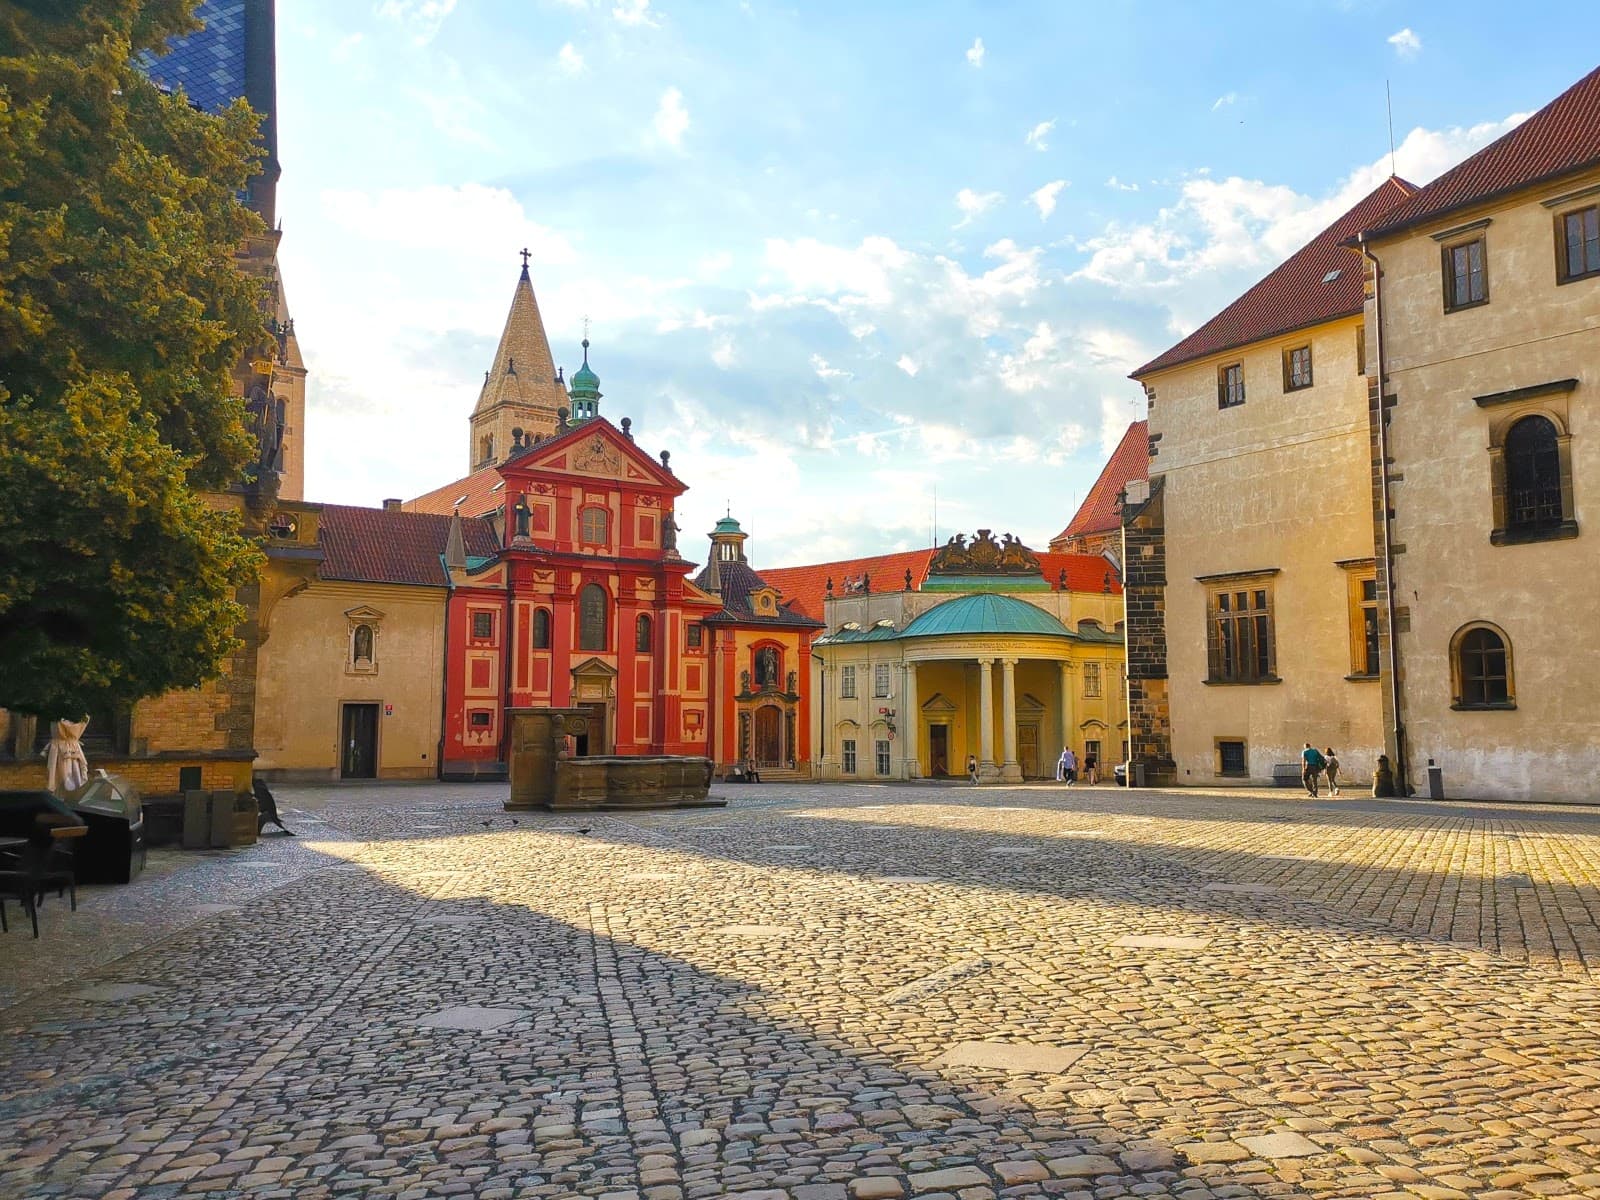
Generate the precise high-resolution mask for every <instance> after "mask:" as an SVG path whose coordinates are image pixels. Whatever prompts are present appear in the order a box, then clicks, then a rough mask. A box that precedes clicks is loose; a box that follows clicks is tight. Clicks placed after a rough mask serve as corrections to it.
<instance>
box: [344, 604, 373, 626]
mask: <svg viewBox="0 0 1600 1200" xmlns="http://www.w3.org/2000/svg"><path fill="white" fill-rule="evenodd" d="M344 615H345V617H346V618H347V619H349V620H351V621H353V622H355V623H356V624H361V623H363V622H366V621H381V620H383V614H382V613H381V612H379V611H378V610H377V609H375V608H373V607H372V606H371V605H368V604H358V605H356V607H354V608H347V609H345V610H344Z"/></svg>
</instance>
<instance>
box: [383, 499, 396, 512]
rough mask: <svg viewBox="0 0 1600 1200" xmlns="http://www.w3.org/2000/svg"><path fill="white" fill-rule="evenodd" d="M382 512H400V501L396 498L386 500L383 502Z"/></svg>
mask: <svg viewBox="0 0 1600 1200" xmlns="http://www.w3.org/2000/svg"><path fill="white" fill-rule="evenodd" d="M383 511H384V512H399V511H400V501H399V499H398V498H390V499H388V500H385V501H384V502H383Z"/></svg>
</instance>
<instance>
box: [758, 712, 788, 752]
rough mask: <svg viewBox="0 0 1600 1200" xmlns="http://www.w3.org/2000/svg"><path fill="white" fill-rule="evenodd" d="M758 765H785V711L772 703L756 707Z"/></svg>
mask: <svg viewBox="0 0 1600 1200" xmlns="http://www.w3.org/2000/svg"><path fill="white" fill-rule="evenodd" d="M755 743H756V746H755V751H756V766H758V767H781V766H783V712H782V711H781V710H780V709H779V708H778V707H777V706H776V705H772V704H764V705H762V706H761V707H760V708H758V709H756V736H755Z"/></svg>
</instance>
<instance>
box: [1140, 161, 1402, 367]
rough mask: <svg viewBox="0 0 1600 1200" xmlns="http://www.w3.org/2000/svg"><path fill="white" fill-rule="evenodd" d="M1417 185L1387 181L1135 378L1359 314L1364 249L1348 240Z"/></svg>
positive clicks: (1375, 220) (1381, 215) (1376, 220)
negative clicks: (1357, 247)
mask: <svg viewBox="0 0 1600 1200" xmlns="http://www.w3.org/2000/svg"><path fill="white" fill-rule="evenodd" d="M1416 190H1417V189H1416V188H1415V187H1414V186H1413V185H1412V184H1409V183H1407V182H1406V181H1405V180H1403V179H1399V178H1394V177H1391V178H1389V179H1386V180H1384V181H1383V182H1382V183H1381V184H1379V185H1378V187H1377V188H1376V189H1375V190H1374V191H1372V192H1371V193H1369V194H1368V195H1367V196H1366V197H1365V198H1363V199H1362V200H1361V201H1359V202H1358V203H1357V204H1356V205H1355V207H1353V208H1352V209H1350V211H1349V212H1347V213H1345V214H1344V216H1342V217H1340V218H1339V219H1338V220H1337V221H1335V222H1334V223H1333V224H1332V225H1329V226H1328V227H1327V228H1326V229H1324V230H1323V231H1322V232H1321V233H1319V234H1317V236H1316V237H1314V238H1312V239H1311V241H1309V242H1308V243H1306V245H1304V246H1302V247H1301V248H1300V249H1299V250H1297V251H1295V252H1294V253H1293V254H1291V255H1290V256H1289V257H1288V258H1287V259H1285V260H1284V261H1283V262H1282V263H1281V264H1280V265H1279V266H1278V267H1276V268H1275V269H1274V270H1273V271H1272V272H1271V273H1270V274H1268V275H1267V277H1266V278H1265V279H1263V280H1261V282H1259V283H1257V284H1256V285H1255V286H1254V287H1253V288H1251V289H1250V290H1249V291H1247V292H1246V293H1245V294H1244V295H1242V296H1240V297H1239V298H1238V299H1237V300H1235V301H1234V302H1233V303H1232V304H1230V305H1228V307H1227V308H1225V309H1223V310H1222V311H1221V312H1219V313H1218V314H1217V315H1216V316H1214V317H1212V318H1211V319H1210V320H1209V321H1207V322H1206V323H1205V324H1204V325H1202V326H1200V328H1199V329H1196V330H1195V331H1194V332H1193V333H1191V334H1190V335H1189V336H1188V337H1186V338H1184V339H1183V340H1182V341H1181V342H1179V343H1178V344H1177V345H1176V346H1173V347H1172V348H1171V349H1170V350H1167V351H1166V352H1165V353H1163V354H1160V355H1157V356H1156V357H1155V358H1153V359H1151V360H1150V361H1149V362H1147V363H1145V365H1144V366H1142V367H1140V368H1139V369H1138V370H1137V371H1135V372H1134V373H1133V376H1132V377H1133V378H1134V379H1142V378H1143V377H1144V376H1146V375H1148V374H1150V373H1151V372H1153V371H1160V370H1164V369H1166V368H1167V367H1175V366H1177V365H1178V364H1179V363H1186V362H1191V361H1193V360H1194V359H1197V358H1204V357H1206V356H1207V355H1209V354H1220V353H1222V352H1223V351H1224V350H1233V349H1236V348H1238V347H1239V346H1248V345H1249V344H1251V343H1252V342H1259V341H1262V340H1263V339H1265V338H1270V337H1277V336H1278V335H1279V334H1284V333H1292V332H1293V331H1294V330H1296V329H1305V328H1307V327H1309V326H1312V325H1320V324H1322V323H1323V322H1324V321H1332V320H1336V319H1338V318H1340V317H1350V316H1354V315H1355V314H1356V313H1358V312H1360V311H1361V307H1362V305H1363V304H1364V303H1365V302H1366V296H1365V294H1364V288H1365V283H1364V277H1365V273H1364V271H1363V268H1362V262H1361V257H1360V254H1359V252H1358V251H1356V250H1353V249H1351V248H1350V247H1348V246H1345V245H1343V243H1344V242H1345V241H1347V240H1348V239H1350V238H1353V237H1355V235H1356V234H1358V233H1360V232H1361V231H1362V230H1363V229H1368V228H1371V227H1372V226H1373V225H1374V224H1376V223H1377V222H1378V221H1379V220H1380V219H1382V218H1383V217H1384V215H1385V214H1386V213H1389V212H1391V211H1393V210H1395V209H1396V208H1397V207H1398V206H1399V205H1401V204H1402V203H1404V202H1405V201H1406V199H1407V198H1408V197H1410V196H1412V195H1413V194H1414V193H1415V192H1416Z"/></svg>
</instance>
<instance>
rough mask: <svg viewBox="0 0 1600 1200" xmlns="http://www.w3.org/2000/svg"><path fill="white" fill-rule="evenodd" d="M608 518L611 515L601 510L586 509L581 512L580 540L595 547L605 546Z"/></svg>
mask: <svg viewBox="0 0 1600 1200" xmlns="http://www.w3.org/2000/svg"><path fill="white" fill-rule="evenodd" d="M610 516H611V514H610V513H608V512H607V511H606V510H605V509H603V508H586V509H584V510H583V534H582V539H583V541H584V542H585V543H586V544H589V545H595V546H603V545H605V544H606V533H607V527H608V526H609V524H610Z"/></svg>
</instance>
